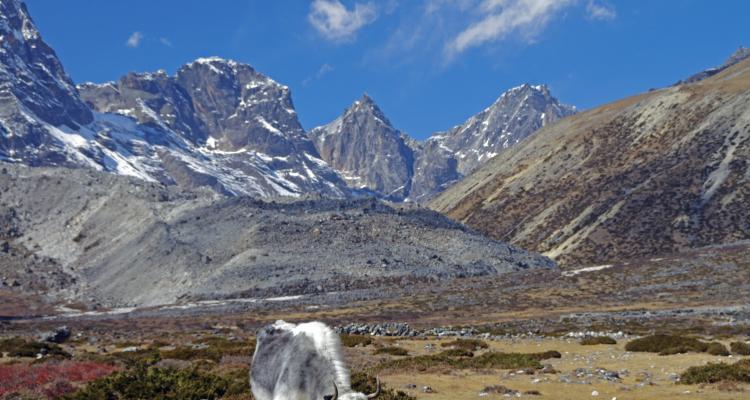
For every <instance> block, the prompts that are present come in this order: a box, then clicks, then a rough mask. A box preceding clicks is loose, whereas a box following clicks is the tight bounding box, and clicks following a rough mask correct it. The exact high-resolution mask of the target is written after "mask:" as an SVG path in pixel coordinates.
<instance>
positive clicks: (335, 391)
mask: <svg viewBox="0 0 750 400" xmlns="http://www.w3.org/2000/svg"><path fill="white" fill-rule="evenodd" d="M338 398H339V388H338V386H336V382H335V381H334V382H333V396H324V397H323V399H324V400H336V399H338Z"/></svg>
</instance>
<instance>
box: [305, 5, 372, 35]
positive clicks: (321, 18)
mask: <svg viewBox="0 0 750 400" xmlns="http://www.w3.org/2000/svg"><path fill="white" fill-rule="evenodd" d="M377 17H378V15H377V10H376V9H375V6H374V5H373V4H372V3H356V4H355V5H354V8H353V9H352V10H348V9H347V8H346V6H344V5H343V4H341V1H339V0H314V1H313V2H312V4H311V5H310V13H309V14H308V15H307V19H308V21H310V24H311V25H312V26H313V27H314V28H315V29H316V30H317V31H318V32H320V34H321V35H323V37H325V38H326V39H328V40H332V41H338V42H345V41H351V40H353V39H354V37H355V36H356V35H357V32H358V31H359V30H360V29H361V28H362V27H364V26H365V25H367V24H370V23H372V22H373V21H375V19H377Z"/></svg>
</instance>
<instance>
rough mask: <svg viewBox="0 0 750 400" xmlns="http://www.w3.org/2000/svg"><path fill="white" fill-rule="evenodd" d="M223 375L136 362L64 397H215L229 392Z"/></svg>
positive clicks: (97, 399) (102, 399) (78, 399)
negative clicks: (132, 365)
mask: <svg viewBox="0 0 750 400" xmlns="http://www.w3.org/2000/svg"><path fill="white" fill-rule="evenodd" d="M229 385H230V383H229V381H228V380H227V379H225V378H222V377H219V376H216V375H212V374H207V373H204V372H199V371H198V370H197V369H195V368H193V369H183V370H176V369H171V368H156V367H153V366H151V367H149V366H146V365H143V364H141V365H138V366H134V367H133V368H129V369H127V370H125V371H121V372H115V373H114V374H112V375H110V376H107V377H104V378H100V379H97V380H95V381H92V382H90V383H89V384H88V385H86V386H85V387H83V388H82V389H80V390H78V391H76V392H75V393H73V394H72V395H70V396H68V397H66V399H68V400H111V399H154V400H168V399H169V400H172V399H175V400H176V399H181V400H182V399H184V400H200V399H218V398H220V397H222V396H224V395H225V394H232V393H229Z"/></svg>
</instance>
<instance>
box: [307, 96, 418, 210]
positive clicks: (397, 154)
mask: <svg viewBox="0 0 750 400" xmlns="http://www.w3.org/2000/svg"><path fill="white" fill-rule="evenodd" d="M309 136H310V138H311V139H312V141H313V142H314V143H315V147H316V148H317V150H318V152H319V153H320V156H321V158H322V159H323V160H325V161H326V162H327V163H328V164H329V165H330V166H331V167H333V168H334V169H336V170H337V171H339V173H340V174H341V175H342V176H343V177H344V179H345V180H346V181H347V183H348V184H349V185H350V186H352V187H355V188H358V189H366V190H369V191H373V192H376V193H379V194H381V195H382V196H383V197H385V198H388V199H394V200H403V199H404V198H406V197H407V196H408V195H409V191H410V187H411V179H412V175H413V170H412V169H413V164H414V151H413V149H412V148H411V147H410V146H409V144H408V143H407V141H408V140H409V139H408V138H407V137H406V135H405V134H403V133H402V132H400V131H398V130H397V129H396V128H394V127H393V126H392V125H391V122H390V121H389V120H388V118H387V117H386V116H385V114H383V112H382V111H381V110H380V108H379V107H378V106H377V104H375V102H374V101H373V100H372V98H370V97H369V96H368V95H367V94H365V95H363V96H362V97H361V98H360V99H359V100H357V101H355V102H354V104H352V105H351V107H349V108H348V109H347V110H346V111H345V112H344V114H343V115H342V116H340V117H338V118H337V119H336V120H334V121H333V122H331V123H330V124H328V125H325V126H321V127H317V128H315V129H313V130H311V131H310V132H309Z"/></svg>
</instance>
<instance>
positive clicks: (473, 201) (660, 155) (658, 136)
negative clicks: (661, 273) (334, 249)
mask: <svg viewBox="0 0 750 400" xmlns="http://www.w3.org/2000/svg"><path fill="white" fill-rule="evenodd" d="M749 158H750V60H745V61H743V62H740V63H738V64H736V65H734V66H733V67H729V68H727V69H725V70H724V71H722V72H721V73H719V74H716V75H714V76H712V77H709V78H707V79H704V80H701V81H698V82H696V83H693V84H687V85H680V86H677V87H671V88H667V89H662V90H657V91H653V92H649V93H646V94H642V95H639V96H635V97H632V98H628V99H625V100H622V101H619V102H616V103H612V104H608V105H605V106H601V107H598V108H595V109H593V110H590V111H587V112H584V113H581V114H577V115H575V116H573V117H570V118H566V119H564V120H562V121H560V122H558V123H556V124H554V125H551V126H547V127H545V128H543V129H541V130H540V131H539V132H537V133H536V134H535V135H533V136H532V137H531V138H529V139H528V140H526V141H524V142H522V143H520V144H519V145H518V146H517V147H516V148H514V149H513V150H512V151H507V152H503V153H501V154H500V155H498V156H497V157H496V158H494V159H492V161H490V162H489V163H487V164H486V165H484V166H483V167H481V168H479V169H478V170H477V171H476V172H474V173H473V174H472V175H471V176H469V177H467V178H465V179H464V180H462V181H461V182H459V183H458V184H456V185H455V186H453V187H452V188H450V189H449V190H448V191H446V192H444V193H443V194H441V195H440V196H439V197H438V198H436V199H435V200H434V201H433V202H432V203H431V207H432V208H434V209H436V210H438V211H441V212H444V213H446V214H447V215H449V216H450V217H452V218H455V219H457V220H459V221H463V222H465V223H467V224H468V225H470V226H472V227H475V228H476V229H479V230H480V231H482V232H484V233H486V234H488V235H490V236H491V237H493V238H496V239H500V240H507V241H509V242H511V243H513V244H516V245H519V246H522V247H524V248H528V249H533V250H535V251H540V252H543V253H545V254H546V255H549V256H551V257H553V258H555V259H556V260H557V261H558V262H561V263H563V264H567V265H572V264H580V263H584V264H585V263H604V262H609V261H613V260H617V259H622V258H631V257H639V256H647V255H653V254H659V253H668V252H677V251H681V250H683V249H686V248H690V247H696V246H702V245H708V244H714V243H724V242H731V241H736V240H739V239H746V238H749V237H750V208H748V207H747V204H750V203H748V202H749V201H750V169H749V167H748V159H749Z"/></svg>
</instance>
